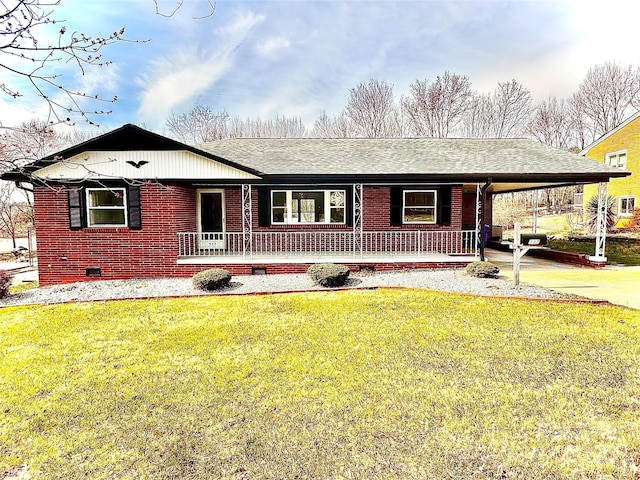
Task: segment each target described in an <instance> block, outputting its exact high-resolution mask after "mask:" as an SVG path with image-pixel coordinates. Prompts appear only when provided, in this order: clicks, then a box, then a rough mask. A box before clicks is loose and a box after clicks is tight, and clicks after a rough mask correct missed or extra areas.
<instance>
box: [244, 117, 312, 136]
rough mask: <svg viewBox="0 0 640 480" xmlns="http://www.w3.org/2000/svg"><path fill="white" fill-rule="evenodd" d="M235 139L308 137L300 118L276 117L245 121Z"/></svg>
mask: <svg viewBox="0 0 640 480" xmlns="http://www.w3.org/2000/svg"><path fill="white" fill-rule="evenodd" d="M241 125H242V128H241V129H240V130H239V131H238V130H237V131H236V137H246V138H303V137H307V136H308V135H309V132H308V131H307V128H306V127H305V125H304V122H303V121H302V119H301V118H298V117H286V116H284V115H283V116H276V117H275V118H273V119H268V120H262V119H260V118H256V119H247V120H246V121H245V122H243V124H241Z"/></svg>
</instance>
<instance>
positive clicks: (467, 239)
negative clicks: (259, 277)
mask: <svg viewBox="0 0 640 480" xmlns="http://www.w3.org/2000/svg"><path fill="white" fill-rule="evenodd" d="M475 238H476V232H475V231H473V230H464V231H408V230H405V231H385V232H351V231H307V232H301V231H297V232H285V231H283V232H252V233H247V234H243V233H242V232H231V233H229V232H227V233H197V232H188V233H179V234H178V264H235V265H240V264H247V263H251V264H258V265H259V264H279V263H281V264H301V263H320V262H333V263H345V264H354V263H357V264H364V265H366V264H383V263H390V264H409V263H441V264H450V263H461V264H462V263H469V262H471V261H474V260H476V259H477V255H478V251H477V250H478V249H477V245H476V244H477V242H476V241H475Z"/></svg>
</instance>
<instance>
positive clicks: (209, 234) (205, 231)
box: [198, 190, 226, 250]
mask: <svg viewBox="0 0 640 480" xmlns="http://www.w3.org/2000/svg"><path fill="white" fill-rule="evenodd" d="M224 212H225V208H224V190H198V248H202V249H215V250H224V248H225V246H226V242H225V217H224Z"/></svg>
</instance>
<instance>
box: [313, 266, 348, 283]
mask: <svg viewBox="0 0 640 480" xmlns="http://www.w3.org/2000/svg"><path fill="white" fill-rule="evenodd" d="M307 275H309V276H310V277H311V279H312V280H313V281H314V283H317V284H319V285H322V286H323V287H342V286H343V285H344V284H345V283H347V279H348V278H349V268H348V267H346V266H345V265H338V264H335V263H316V264H315V265H311V266H310V267H309V269H308V270H307Z"/></svg>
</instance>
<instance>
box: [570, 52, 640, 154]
mask: <svg viewBox="0 0 640 480" xmlns="http://www.w3.org/2000/svg"><path fill="white" fill-rule="evenodd" d="M573 102H574V104H575V109H576V114H577V115H578V116H580V117H582V120H583V123H584V127H585V128H586V130H587V132H588V135H589V136H588V138H587V139H586V143H590V142H591V141H593V140H595V139H597V138H598V137H600V136H601V135H603V134H605V133H606V132H608V131H609V130H611V129H613V128H615V127H616V126H617V125H619V124H620V123H621V122H622V121H623V120H624V119H625V118H626V117H627V116H629V115H630V114H631V113H633V111H635V110H637V109H638V108H640V69H638V68H637V67H633V66H632V65H627V66H626V67H625V66H622V65H620V64H618V63H614V62H607V63H604V64H599V65H596V66H595V67H593V68H591V69H589V71H588V72H587V75H586V77H585V79H584V80H583V81H582V83H581V84H580V86H579V87H578V91H577V92H576V93H575V94H574V95H573Z"/></svg>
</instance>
